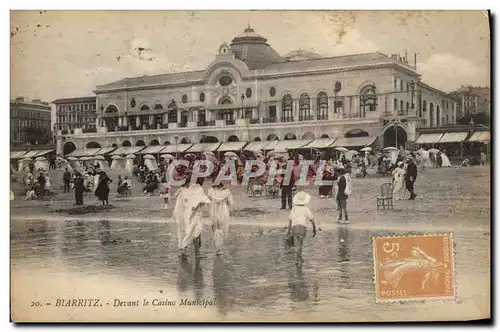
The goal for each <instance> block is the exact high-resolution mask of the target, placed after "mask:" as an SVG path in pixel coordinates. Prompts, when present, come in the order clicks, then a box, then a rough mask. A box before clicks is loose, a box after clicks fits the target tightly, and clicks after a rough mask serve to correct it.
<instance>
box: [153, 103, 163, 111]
mask: <svg viewBox="0 0 500 332" xmlns="http://www.w3.org/2000/svg"><path fill="white" fill-rule="evenodd" d="M153 109H155V110H162V109H163V106H162V105H161V104H155V106H154V107H153Z"/></svg>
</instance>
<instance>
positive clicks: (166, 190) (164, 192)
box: [158, 178, 170, 210]
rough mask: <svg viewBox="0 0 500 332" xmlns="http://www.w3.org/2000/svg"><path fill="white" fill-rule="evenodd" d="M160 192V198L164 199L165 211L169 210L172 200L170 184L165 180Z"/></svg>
mask: <svg viewBox="0 0 500 332" xmlns="http://www.w3.org/2000/svg"><path fill="white" fill-rule="evenodd" d="M158 192H159V193H160V197H163V203H164V205H163V209H164V210H166V209H168V203H169V200H170V183H169V182H167V180H166V179H165V178H163V179H162V180H161V183H160V186H159V188H158Z"/></svg>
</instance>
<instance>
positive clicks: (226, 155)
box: [224, 151, 238, 158]
mask: <svg viewBox="0 0 500 332" xmlns="http://www.w3.org/2000/svg"><path fill="white" fill-rule="evenodd" d="M224 157H236V158H238V155H237V154H236V153H234V152H231V151H230V152H226V153H224Z"/></svg>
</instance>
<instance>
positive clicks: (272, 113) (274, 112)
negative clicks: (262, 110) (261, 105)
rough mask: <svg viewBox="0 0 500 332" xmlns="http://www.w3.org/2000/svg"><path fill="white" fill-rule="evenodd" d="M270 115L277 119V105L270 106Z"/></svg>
mask: <svg viewBox="0 0 500 332" xmlns="http://www.w3.org/2000/svg"><path fill="white" fill-rule="evenodd" d="M269 117H270V118H272V119H276V106H269Z"/></svg>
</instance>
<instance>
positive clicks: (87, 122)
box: [52, 96, 97, 133]
mask: <svg viewBox="0 0 500 332" xmlns="http://www.w3.org/2000/svg"><path fill="white" fill-rule="evenodd" d="M52 104H54V105H55V112H56V117H55V123H54V130H55V131H56V132H57V131H62V132H63V133H71V132H74V129H75V128H81V129H82V132H84V133H85V132H96V131H97V130H96V97H95V96H93V97H81V98H65V99H57V100H54V101H53V102H52Z"/></svg>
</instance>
